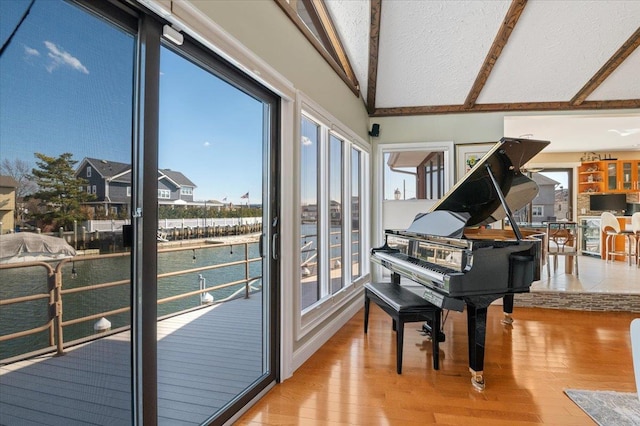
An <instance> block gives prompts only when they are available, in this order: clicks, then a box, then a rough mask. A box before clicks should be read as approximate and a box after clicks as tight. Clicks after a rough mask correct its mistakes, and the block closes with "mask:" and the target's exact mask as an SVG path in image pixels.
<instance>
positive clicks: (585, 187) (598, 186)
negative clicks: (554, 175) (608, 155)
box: [578, 161, 607, 193]
mask: <svg viewBox="0 0 640 426" xmlns="http://www.w3.org/2000/svg"><path fill="white" fill-rule="evenodd" d="M603 165H604V164H603V162H602V161H590V162H586V163H582V165H581V166H580V167H579V168H578V192H580V193H598V192H605V191H606V188H605V183H606V182H605V172H606V171H607V170H606V169H605V168H603Z"/></svg>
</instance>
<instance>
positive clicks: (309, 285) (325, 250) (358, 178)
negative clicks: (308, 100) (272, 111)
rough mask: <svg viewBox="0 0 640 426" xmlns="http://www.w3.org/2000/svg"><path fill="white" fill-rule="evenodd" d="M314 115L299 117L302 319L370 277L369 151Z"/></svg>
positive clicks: (321, 117) (328, 304) (339, 298)
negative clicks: (366, 227)
mask: <svg viewBox="0 0 640 426" xmlns="http://www.w3.org/2000/svg"><path fill="white" fill-rule="evenodd" d="M314 112H315V111H310V112H309V111H305V112H303V115H302V118H301V138H300V176H299V182H300V206H299V211H300V224H299V226H300V228H299V229H300V247H301V250H300V295H299V297H300V308H301V313H302V316H305V315H307V314H310V315H311V316H313V315H312V312H313V313H314V314H315V313H316V312H317V310H316V309H315V308H317V307H318V306H321V305H323V304H325V303H326V304H327V306H333V305H334V304H335V302H336V301H339V300H342V299H343V298H344V297H345V295H346V294H348V293H349V290H351V289H353V288H354V284H355V283H358V282H359V280H360V279H361V278H362V277H363V276H364V275H366V273H368V268H367V267H366V266H365V265H364V264H363V262H362V259H363V258H364V255H363V250H365V249H366V245H367V244H366V242H365V241H363V233H362V229H363V219H365V211H363V206H365V205H366V201H365V198H366V196H365V194H366V193H367V190H368V188H366V187H365V182H366V181H367V180H366V179H365V173H366V170H367V168H366V163H367V161H368V153H367V152H366V151H364V150H363V148H362V146H361V145H359V144H357V143H356V142H355V141H354V138H353V137H348V136H347V132H341V131H339V126H337V125H336V124H335V123H334V122H332V121H331V120H328V119H326V118H324V116H323V115H320V114H314ZM312 308H313V310H312ZM320 311H323V310H320Z"/></svg>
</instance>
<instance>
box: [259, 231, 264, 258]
mask: <svg viewBox="0 0 640 426" xmlns="http://www.w3.org/2000/svg"><path fill="white" fill-rule="evenodd" d="M263 244H264V234H260V238H259V239H258V253H259V254H260V257H264V247H262V245H263Z"/></svg>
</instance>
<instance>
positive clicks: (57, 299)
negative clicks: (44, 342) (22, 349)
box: [53, 259, 66, 356]
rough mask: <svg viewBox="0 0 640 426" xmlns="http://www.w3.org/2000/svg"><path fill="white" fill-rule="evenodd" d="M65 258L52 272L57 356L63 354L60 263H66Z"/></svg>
mask: <svg viewBox="0 0 640 426" xmlns="http://www.w3.org/2000/svg"><path fill="white" fill-rule="evenodd" d="M65 260H66V259H65ZM65 260H63V261H61V262H60V263H58V265H57V266H56V269H55V273H54V277H55V278H54V280H55V281H54V290H53V291H54V295H55V300H54V306H55V321H56V331H57V342H56V343H57V353H56V355H57V356H59V355H64V337H63V332H62V265H63V264H65V263H66V262H65Z"/></svg>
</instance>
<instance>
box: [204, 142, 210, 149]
mask: <svg viewBox="0 0 640 426" xmlns="http://www.w3.org/2000/svg"><path fill="white" fill-rule="evenodd" d="M202 145H203V146H204V147H205V148H206V147H208V146H211V142H205V143H203V144H202Z"/></svg>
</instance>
